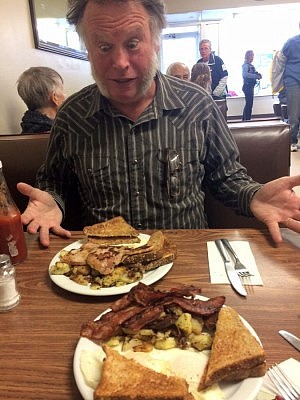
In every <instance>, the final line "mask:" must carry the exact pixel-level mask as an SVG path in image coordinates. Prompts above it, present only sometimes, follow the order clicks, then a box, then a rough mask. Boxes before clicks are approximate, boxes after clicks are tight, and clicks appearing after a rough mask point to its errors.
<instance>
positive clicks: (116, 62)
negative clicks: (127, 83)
mask: <svg viewBox="0 0 300 400" xmlns="http://www.w3.org/2000/svg"><path fill="white" fill-rule="evenodd" d="M128 66H129V55H128V52H127V50H126V49H124V48H118V49H115V50H114V52H113V55H112V67H113V68H121V69H125V68H128Z"/></svg>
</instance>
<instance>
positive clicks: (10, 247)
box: [7, 235, 19, 257]
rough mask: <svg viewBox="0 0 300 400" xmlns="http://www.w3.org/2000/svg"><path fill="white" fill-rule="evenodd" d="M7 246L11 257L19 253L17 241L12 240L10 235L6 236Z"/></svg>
mask: <svg viewBox="0 0 300 400" xmlns="http://www.w3.org/2000/svg"><path fill="white" fill-rule="evenodd" d="M7 246H8V251H9V254H10V256H11V257H16V256H17V255H18V254H19V252H18V248H17V242H16V241H15V240H14V238H13V236H12V235H10V236H9V237H8V238H7Z"/></svg>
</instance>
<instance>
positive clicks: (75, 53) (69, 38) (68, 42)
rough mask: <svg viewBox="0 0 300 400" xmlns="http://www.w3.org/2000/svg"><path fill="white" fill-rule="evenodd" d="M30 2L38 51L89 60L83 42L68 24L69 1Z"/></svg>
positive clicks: (46, 0) (38, 0)
mask: <svg viewBox="0 0 300 400" xmlns="http://www.w3.org/2000/svg"><path fill="white" fill-rule="evenodd" d="M28 1H29V8H30V16H31V23H32V30H33V37H34V44H35V48H36V49H39V50H44V51H49V52H52V53H56V54H61V55H64V56H68V57H73V58H78V59H81V60H87V59H88V57H87V51H86V49H85V46H84V43H83V41H82V40H81V38H80V37H79V35H78V33H77V32H76V30H75V28H74V27H73V26H71V25H69V24H68V22H67V19H66V11H67V0H28Z"/></svg>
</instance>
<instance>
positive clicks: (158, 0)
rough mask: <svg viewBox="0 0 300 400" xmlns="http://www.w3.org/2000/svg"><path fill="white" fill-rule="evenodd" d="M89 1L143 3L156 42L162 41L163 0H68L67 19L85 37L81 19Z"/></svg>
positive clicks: (100, 2)
mask: <svg viewBox="0 0 300 400" xmlns="http://www.w3.org/2000/svg"><path fill="white" fill-rule="evenodd" d="M89 1H93V2H94V3H98V4H105V3H109V2H114V3H127V2H129V1H133V2H136V3H137V4H140V5H142V6H143V7H144V8H145V9H146V11H147V13H148V15H149V17H150V29H151V32H152V34H153V37H154V41H155V43H156V44H159V42H160V34H161V31H162V29H163V28H165V27H166V18H165V5H164V2H163V0H68V11H67V20H68V22H69V24H71V25H75V27H76V31H77V32H78V34H79V35H80V36H81V37H82V38H83V39H84V32H83V31H82V30H81V20H82V17H83V14H84V10H85V7H86V5H87V3H88V2H89Z"/></svg>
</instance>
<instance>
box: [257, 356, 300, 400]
mask: <svg viewBox="0 0 300 400" xmlns="http://www.w3.org/2000/svg"><path fill="white" fill-rule="evenodd" d="M278 365H279V366H280V368H282V370H283V372H284V373H285V374H286V376H287V377H288V378H289V379H290V380H291V381H292V382H293V383H294V385H295V386H296V387H297V388H298V389H299V390H300V384H299V377H300V362H299V361H297V360H295V359H294V358H289V359H288V360H285V361H283V362H281V363H280V364H278ZM277 392H278V391H277V390H276V388H275V387H274V385H273V384H272V382H271V381H270V379H269V377H268V375H267V374H266V375H265V377H264V382H263V385H262V388H261V391H260V392H259V394H258V396H257V398H256V400H269V399H274V397H275V395H276V394H279V393H277Z"/></svg>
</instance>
